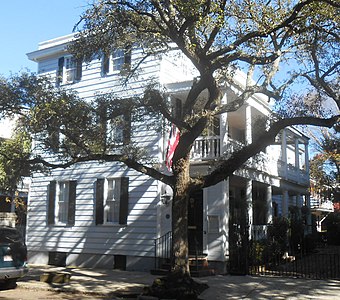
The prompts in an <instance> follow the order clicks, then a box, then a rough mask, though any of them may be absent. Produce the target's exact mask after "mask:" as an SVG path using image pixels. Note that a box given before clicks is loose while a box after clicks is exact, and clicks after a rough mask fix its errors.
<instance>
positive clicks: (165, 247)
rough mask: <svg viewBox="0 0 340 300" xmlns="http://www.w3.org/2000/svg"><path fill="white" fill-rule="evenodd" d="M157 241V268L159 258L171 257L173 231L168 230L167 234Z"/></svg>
mask: <svg viewBox="0 0 340 300" xmlns="http://www.w3.org/2000/svg"><path fill="white" fill-rule="evenodd" d="M154 243H155V268H157V263H158V261H159V259H160V258H161V259H170V258H171V250H172V231H168V232H167V233H166V234H164V235H162V236H160V237H159V238H156V239H155V240H154Z"/></svg>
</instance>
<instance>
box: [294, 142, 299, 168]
mask: <svg viewBox="0 0 340 300" xmlns="http://www.w3.org/2000/svg"><path fill="white" fill-rule="evenodd" d="M299 150H300V149H299V139H295V168H297V169H298V170H299V169H300V151H299Z"/></svg>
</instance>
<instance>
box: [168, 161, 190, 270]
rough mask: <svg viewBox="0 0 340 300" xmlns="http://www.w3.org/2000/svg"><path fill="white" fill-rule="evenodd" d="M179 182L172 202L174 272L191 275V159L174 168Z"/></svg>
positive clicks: (179, 163)
mask: <svg viewBox="0 0 340 300" xmlns="http://www.w3.org/2000/svg"><path fill="white" fill-rule="evenodd" d="M174 173H175V174H176V177H177V180H176V183H175V186H174V198H173V200H172V255H173V259H172V272H174V273H179V274H180V275H190V270H189V248H188V199H189V183H190V177H189V159H181V161H180V162H178V163H176V167H174Z"/></svg>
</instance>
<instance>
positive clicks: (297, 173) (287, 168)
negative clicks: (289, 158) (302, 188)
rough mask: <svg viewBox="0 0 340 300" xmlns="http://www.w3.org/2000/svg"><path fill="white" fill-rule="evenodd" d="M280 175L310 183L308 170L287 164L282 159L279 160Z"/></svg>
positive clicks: (297, 181) (299, 181) (293, 180)
mask: <svg viewBox="0 0 340 300" xmlns="http://www.w3.org/2000/svg"><path fill="white" fill-rule="evenodd" d="M277 165H278V175H279V176H280V177H283V178H285V179H286V180H289V181H292V182H296V183H304V184H309V173H308V171H306V170H303V169H300V168H297V167H295V166H294V165H292V164H287V163H285V162H284V161H282V160H279V161H278V162H277Z"/></svg>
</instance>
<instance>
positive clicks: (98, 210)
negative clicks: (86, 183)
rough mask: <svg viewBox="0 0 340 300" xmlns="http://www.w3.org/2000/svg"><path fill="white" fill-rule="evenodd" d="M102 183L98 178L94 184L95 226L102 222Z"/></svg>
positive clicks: (102, 180)
mask: <svg viewBox="0 0 340 300" xmlns="http://www.w3.org/2000/svg"><path fill="white" fill-rule="evenodd" d="M104 181H105V179H102V178H100V179H97V182H96V225H98V224H103V222H104Z"/></svg>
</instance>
